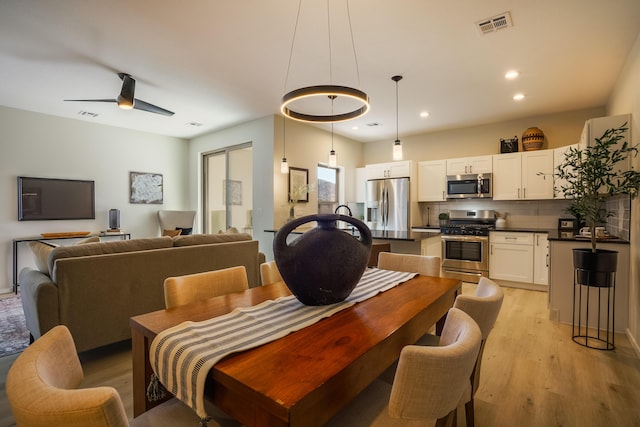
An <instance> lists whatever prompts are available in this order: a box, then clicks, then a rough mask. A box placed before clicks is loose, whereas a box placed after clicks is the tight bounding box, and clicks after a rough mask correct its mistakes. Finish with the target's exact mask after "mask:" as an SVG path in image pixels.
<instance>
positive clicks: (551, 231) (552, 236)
mask: <svg viewBox="0 0 640 427" xmlns="http://www.w3.org/2000/svg"><path fill="white" fill-rule="evenodd" d="M493 231H508V232H512V233H547V235H548V236H547V238H548V239H549V240H554V241H562V242H589V241H590V240H591V239H590V238H588V237H582V236H576V235H575V233H572V237H562V236H561V235H560V230H558V229H557V228H534V227H506V228H497V229H495V230H493ZM562 231H565V232H566V231H571V230H562ZM598 242H602V243H620V244H627V245H628V244H629V241H628V240H624V239H619V238H617V237H614V236H611V237H607V238H606V239H598Z"/></svg>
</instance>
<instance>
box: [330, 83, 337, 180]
mask: <svg viewBox="0 0 640 427" xmlns="http://www.w3.org/2000/svg"><path fill="white" fill-rule="evenodd" d="M329 99H331V115H333V100H334V99H336V96H335V95H329ZM336 166H338V156H337V155H336V151H335V150H334V149H333V122H331V151H329V167H332V168H335V167H336Z"/></svg>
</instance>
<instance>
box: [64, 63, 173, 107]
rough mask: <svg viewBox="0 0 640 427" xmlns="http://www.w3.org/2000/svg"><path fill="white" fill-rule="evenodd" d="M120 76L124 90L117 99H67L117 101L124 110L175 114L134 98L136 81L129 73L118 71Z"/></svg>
mask: <svg viewBox="0 0 640 427" xmlns="http://www.w3.org/2000/svg"><path fill="white" fill-rule="evenodd" d="M118 77H120V79H122V90H121V91H120V95H118V97H117V98H116V99H65V101H79V102H116V103H117V104H118V107H120V108H122V109H124V110H131V109H132V108H134V109H136V110H142V111H148V112H150V113H156V114H162V115H163V116H173V114H174V112H173V111H169V110H165V109H164V108H161V107H158V106H157V105H153V104H149V103H148V102H145V101H143V100H141V99H138V98H134V92H135V89H136V81H135V80H134V78H133V77H131V75H129V74H127V73H118Z"/></svg>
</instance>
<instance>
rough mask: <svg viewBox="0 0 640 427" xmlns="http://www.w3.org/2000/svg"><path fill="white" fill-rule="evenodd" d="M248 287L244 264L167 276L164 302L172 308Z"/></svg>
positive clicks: (240, 290)
mask: <svg viewBox="0 0 640 427" xmlns="http://www.w3.org/2000/svg"><path fill="white" fill-rule="evenodd" d="M247 289H249V281H248V279H247V270H246V268H245V267H244V265H240V266H237V267H229V268H223V269H221V270H213V271H205V272H203V273H194V274H187V275H184V276H177V277H167V278H166V279H165V280H164V303H165V306H166V307H167V308H171V307H175V306H177V305H183V304H189V303H191V302H194V301H198V300H202V299H207V298H213V297H217V296H219V295H226V294H230V293H233V292H242V291H246V290H247Z"/></svg>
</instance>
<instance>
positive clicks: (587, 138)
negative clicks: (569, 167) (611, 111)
mask: <svg viewBox="0 0 640 427" xmlns="http://www.w3.org/2000/svg"><path fill="white" fill-rule="evenodd" d="M625 123H626V124H627V126H626V127H627V131H626V132H625V133H624V138H622V139H621V140H620V141H618V144H617V145H616V148H619V147H621V146H622V144H623V143H624V142H625V141H626V142H628V143H629V144H631V115H630V114H620V115H618V116H608V117H597V118H595V119H589V120H587V121H586V122H585V124H584V128H583V129H582V135H581V136H580V146H581V148H584V147H586V146H587V145H593V144H595V142H596V138H600V137H601V136H602V134H603V133H604V132H605V131H606V130H607V129H613V128H619V127H621V126H622V125H623V124H625ZM616 166H617V167H618V170H621V171H627V170H629V169H630V168H631V156H629V157H628V158H627V160H626V161H624V162H621V163H618V164H617V165H616Z"/></svg>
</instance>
